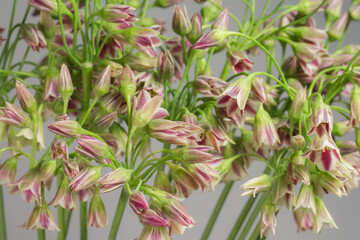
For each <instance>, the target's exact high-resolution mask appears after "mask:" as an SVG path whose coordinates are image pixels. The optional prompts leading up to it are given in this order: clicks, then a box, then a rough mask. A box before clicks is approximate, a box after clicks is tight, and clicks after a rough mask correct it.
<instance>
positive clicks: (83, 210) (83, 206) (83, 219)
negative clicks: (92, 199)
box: [80, 201, 87, 240]
mask: <svg viewBox="0 0 360 240" xmlns="http://www.w3.org/2000/svg"><path fill="white" fill-rule="evenodd" d="M86 223H87V202H83V201H80V239H81V240H87V225H86Z"/></svg>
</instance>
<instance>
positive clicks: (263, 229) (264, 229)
mask: <svg viewBox="0 0 360 240" xmlns="http://www.w3.org/2000/svg"><path fill="white" fill-rule="evenodd" d="M275 213H276V207H275V205H273V204H266V205H264V206H263V207H262V209H261V220H260V221H261V222H260V237H264V236H268V235H269V232H270V230H272V232H273V234H274V235H275V227H276V215H275Z"/></svg>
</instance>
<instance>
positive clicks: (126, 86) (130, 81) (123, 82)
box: [120, 65, 136, 99]
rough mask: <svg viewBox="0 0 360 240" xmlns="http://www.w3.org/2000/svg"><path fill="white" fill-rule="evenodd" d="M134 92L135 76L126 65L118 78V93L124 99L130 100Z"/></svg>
mask: <svg viewBox="0 0 360 240" xmlns="http://www.w3.org/2000/svg"><path fill="white" fill-rule="evenodd" d="M135 91H136V81H135V74H134V72H133V71H132V70H131V68H130V67H129V66H128V65H126V66H125V67H124V70H123V72H122V74H121V77H120V93H121V95H122V96H123V97H124V98H129V99H130V98H131V97H132V96H134V94H135Z"/></svg>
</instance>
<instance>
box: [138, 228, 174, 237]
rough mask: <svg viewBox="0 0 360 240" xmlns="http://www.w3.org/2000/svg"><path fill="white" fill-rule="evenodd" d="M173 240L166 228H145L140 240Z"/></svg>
mask: <svg viewBox="0 0 360 240" xmlns="http://www.w3.org/2000/svg"><path fill="white" fill-rule="evenodd" d="M154 239H161V240H171V238H170V236H169V234H168V232H167V230H166V227H151V226H144V228H143V230H142V232H141V234H140V236H139V238H138V240H154Z"/></svg>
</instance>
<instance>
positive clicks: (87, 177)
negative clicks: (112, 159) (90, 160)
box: [69, 166, 103, 192]
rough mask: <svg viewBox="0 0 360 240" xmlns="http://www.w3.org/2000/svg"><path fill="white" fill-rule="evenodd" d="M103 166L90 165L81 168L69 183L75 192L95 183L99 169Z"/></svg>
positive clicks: (98, 176) (98, 175)
mask: <svg viewBox="0 0 360 240" xmlns="http://www.w3.org/2000/svg"><path fill="white" fill-rule="evenodd" d="M102 168H103V166H91V167H87V168H84V169H83V170H81V171H80V172H79V173H78V174H77V175H76V176H75V177H74V178H73V179H72V180H71V182H70V183H69V186H70V187H71V189H72V190H73V191H75V192H77V191H80V190H85V189H87V188H89V187H91V186H93V185H95V184H96V183H97V182H98V181H99V179H100V176H101V174H100V170H101V169H102Z"/></svg>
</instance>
